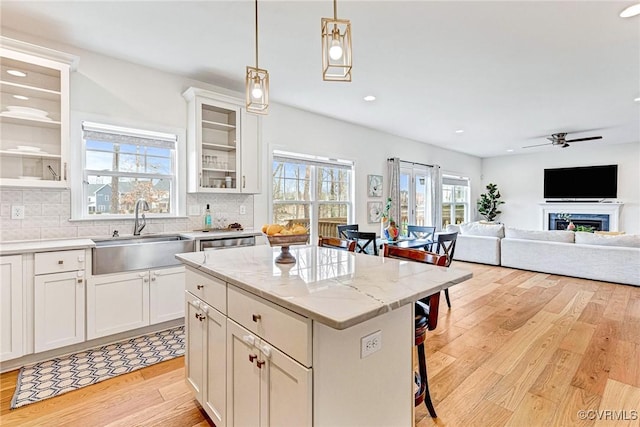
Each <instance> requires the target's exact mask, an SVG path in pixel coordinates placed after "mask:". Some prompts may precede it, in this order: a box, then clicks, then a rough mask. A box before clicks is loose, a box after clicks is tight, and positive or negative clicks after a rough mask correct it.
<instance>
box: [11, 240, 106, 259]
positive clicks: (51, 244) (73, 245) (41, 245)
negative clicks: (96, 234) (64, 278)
mask: <svg viewBox="0 0 640 427" xmlns="http://www.w3.org/2000/svg"><path fill="white" fill-rule="evenodd" d="M95 245H96V244H95V243H94V241H93V240H91V239H82V238H78V239H58V240H29V241H24V242H8V243H1V244H0V255H18V254H26V253H31V252H50V251H66V250H70V249H87V248H92V247H94V246H95Z"/></svg>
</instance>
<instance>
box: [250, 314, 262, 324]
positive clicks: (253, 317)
mask: <svg viewBox="0 0 640 427" xmlns="http://www.w3.org/2000/svg"><path fill="white" fill-rule="evenodd" d="M251 319H253V321H254V322H256V323H258V320H260V319H262V316H261V315H259V314H252V315H251Z"/></svg>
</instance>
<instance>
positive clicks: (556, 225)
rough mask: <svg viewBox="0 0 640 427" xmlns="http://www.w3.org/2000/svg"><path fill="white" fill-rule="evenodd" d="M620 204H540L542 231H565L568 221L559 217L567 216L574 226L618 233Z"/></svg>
mask: <svg viewBox="0 0 640 427" xmlns="http://www.w3.org/2000/svg"><path fill="white" fill-rule="evenodd" d="M622 205H623V204H622V203H619V202H608V203H607V202H603V203H591V202H584V203H580V202H547V203H541V204H540V206H541V207H542V229H543V230H566V229H567V225H569V222H568V221H565V220H563V219H561V218H558V215H559V214H562V215H560V216H563V215H564V214H569V215H571V216H570V218H569V219H570V220H571V222H573V224H574V225H576V226H578V225H582V226H588V227H593V228H594V230H599V231H620V230H619V229H618V224H619V221H620V209H622Z"/></svg>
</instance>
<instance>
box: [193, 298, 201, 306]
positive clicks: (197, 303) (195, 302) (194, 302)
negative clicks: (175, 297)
mask: <svg viewBox="0 0 640 427" xmlns="http://www.w3.org/2000/svg"><path fill="white" fill-rule="evenodd" d="M191 304H193V306H194V307H196V308H198V307H200V300H197V299H194V300H193V301H191Z"/></svg>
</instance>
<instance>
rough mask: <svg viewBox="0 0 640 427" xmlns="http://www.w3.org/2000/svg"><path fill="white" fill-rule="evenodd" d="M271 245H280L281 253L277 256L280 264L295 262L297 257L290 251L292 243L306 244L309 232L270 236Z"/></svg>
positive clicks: (268, 237)
mask: <svg viewBox="0 0 640 427" xmlns="http://www.w3.org/2000/svg"><path fill="white" fill-rule="evenodd" d="M267 239H268V240H269V244H270V245H271V247H280V254H279V255H278V256H277V257H276V260H275V261H276V263H278V264H295V262H296V258H295V257H294V256H293V255H291V253H290V252H289V246H291V245H306V244H307V242H308V241H309V234H308V233H307V234H288V235H284V236H268V235H267Z"/></svg>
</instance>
